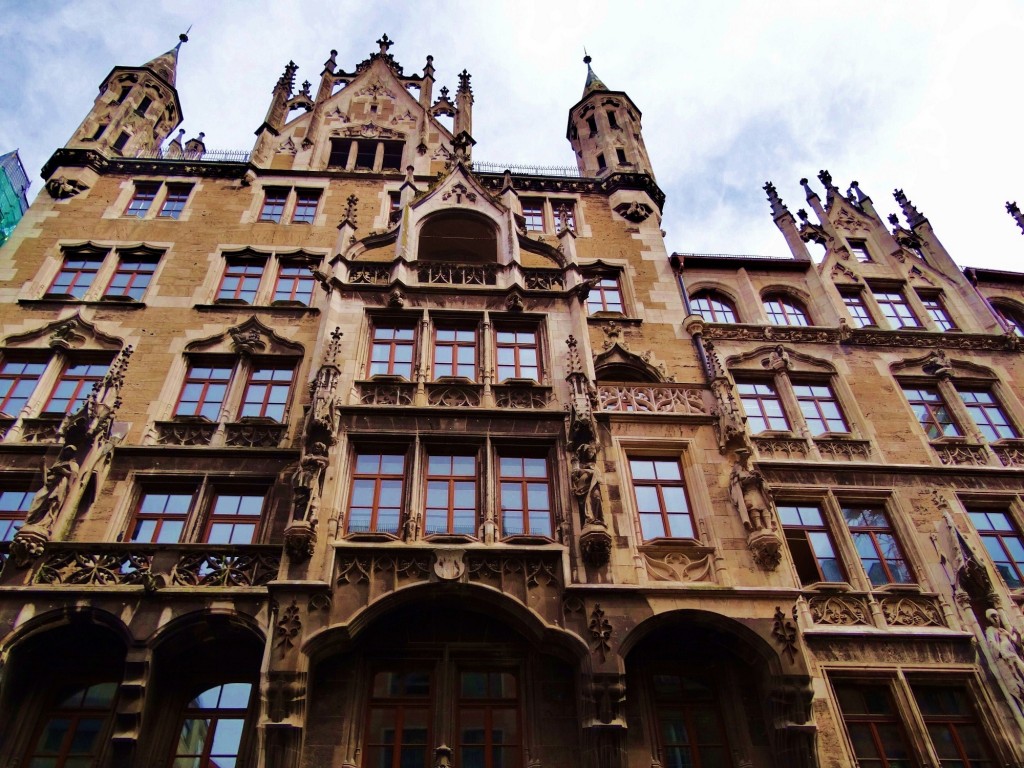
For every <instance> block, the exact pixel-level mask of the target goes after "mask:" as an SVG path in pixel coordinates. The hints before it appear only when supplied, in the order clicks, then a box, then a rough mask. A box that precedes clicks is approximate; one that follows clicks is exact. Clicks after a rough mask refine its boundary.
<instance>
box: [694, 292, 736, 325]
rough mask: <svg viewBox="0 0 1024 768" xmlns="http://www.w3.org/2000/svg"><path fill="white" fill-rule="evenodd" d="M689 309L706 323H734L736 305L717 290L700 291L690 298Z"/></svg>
mask: <svg viewBox="0 0 1024 768" xmlns="http://www.w3.org/2000/svg"><path fill="white" fill-rule="evenodd" d="M690 309H691V310H692V311H693V312H694V313H695V314H697V315H700V316H701V317H703V318H704V320H705V322H708V323H735V322H736V307H735V306H733V303H732V302H731V301H729V299H727V298H726V297H725V296H723V295H722V294H721V293H718V292H717V291H702V292H700V293H697V294H694V296H692V297H691V298H690Z"/></svg>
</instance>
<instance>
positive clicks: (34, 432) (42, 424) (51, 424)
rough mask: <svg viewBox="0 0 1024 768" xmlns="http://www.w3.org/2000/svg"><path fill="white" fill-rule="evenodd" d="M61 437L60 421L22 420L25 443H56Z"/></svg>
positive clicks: (45, 419)
mask: <svg viewBox="0 0 1024 768" xmlns="http://www.w3.org/2000/svg"><path fill="white" fill-rule="evenodd" d="M59 436H60V419H52V418H51V419H47V418H42V419H22V422H21V441H22V442H23V443H55V442H57V439H58V437H59Z"/></svg>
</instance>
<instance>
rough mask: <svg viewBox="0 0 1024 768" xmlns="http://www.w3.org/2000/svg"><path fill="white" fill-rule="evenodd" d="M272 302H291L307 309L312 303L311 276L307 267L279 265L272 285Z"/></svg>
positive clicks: (287, 264)
mask: <svg viewBox="0 0 1024 768" xmlns="http://www.w3.org/2000/svg"><path fill="white" fill-rule="evenodd" d="M274 301H292V302H296V303H298V304H302V305H304V306H307V307H308V306H309V305H310V304H312V303H313V275H312V274H310V271H309V266H308V265H306V264H304V263H296V262H287V261H282V262H281V263H280V265H279V266H278V270H277V279H276V281H275V283H274Z"/></svg>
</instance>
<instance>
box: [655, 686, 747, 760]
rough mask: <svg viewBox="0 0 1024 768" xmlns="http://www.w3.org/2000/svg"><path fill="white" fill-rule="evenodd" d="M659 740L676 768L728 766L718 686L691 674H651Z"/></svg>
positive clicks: (727, 744) (663, 753)
mask: <svg viewBox="0 0 1024 768" xmlns="http://www.w3.org/2000/svg"><path fill="white" fill-rule="evenodd" d="M651 689H652V693H653V694H654V696H653V698H654V708H655V711H656V716H657V721H658V727H657V734H658V743H659V745H660V747H661V757H662V761H663V764H664V765H667V766H673V767H674V768H726V766H730V765H732V760H731V758H730V757H729V741H728V737H727V735H726V730H725V723H724V722H723V721H722V715H721V711H720V709H719V703H718V701H717V697H716V695H715V686H714V685H711V684H709V681H707V680H703V679H699V678H696V677H692V676H690V675H680V674H671V673H664V672H661V673H659V672H655V673H654V674H652V675H651Z"/></svg>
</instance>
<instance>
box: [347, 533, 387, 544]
mask: <svg viewBox="0 0 1024 768" xmlns="http://www.w3.org/2000/svg"><path fill="white" fill-rule="evenodd" d="M341 538H342V539H343V540H344V541H350V542H367V543H381V542H389V541H398V540H399V539H398V536H397V535H396V534H394V533H388V532H387V531H349V532H348V533H346V534H345V535H344V536H342V537H341Z"/></svg>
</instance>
